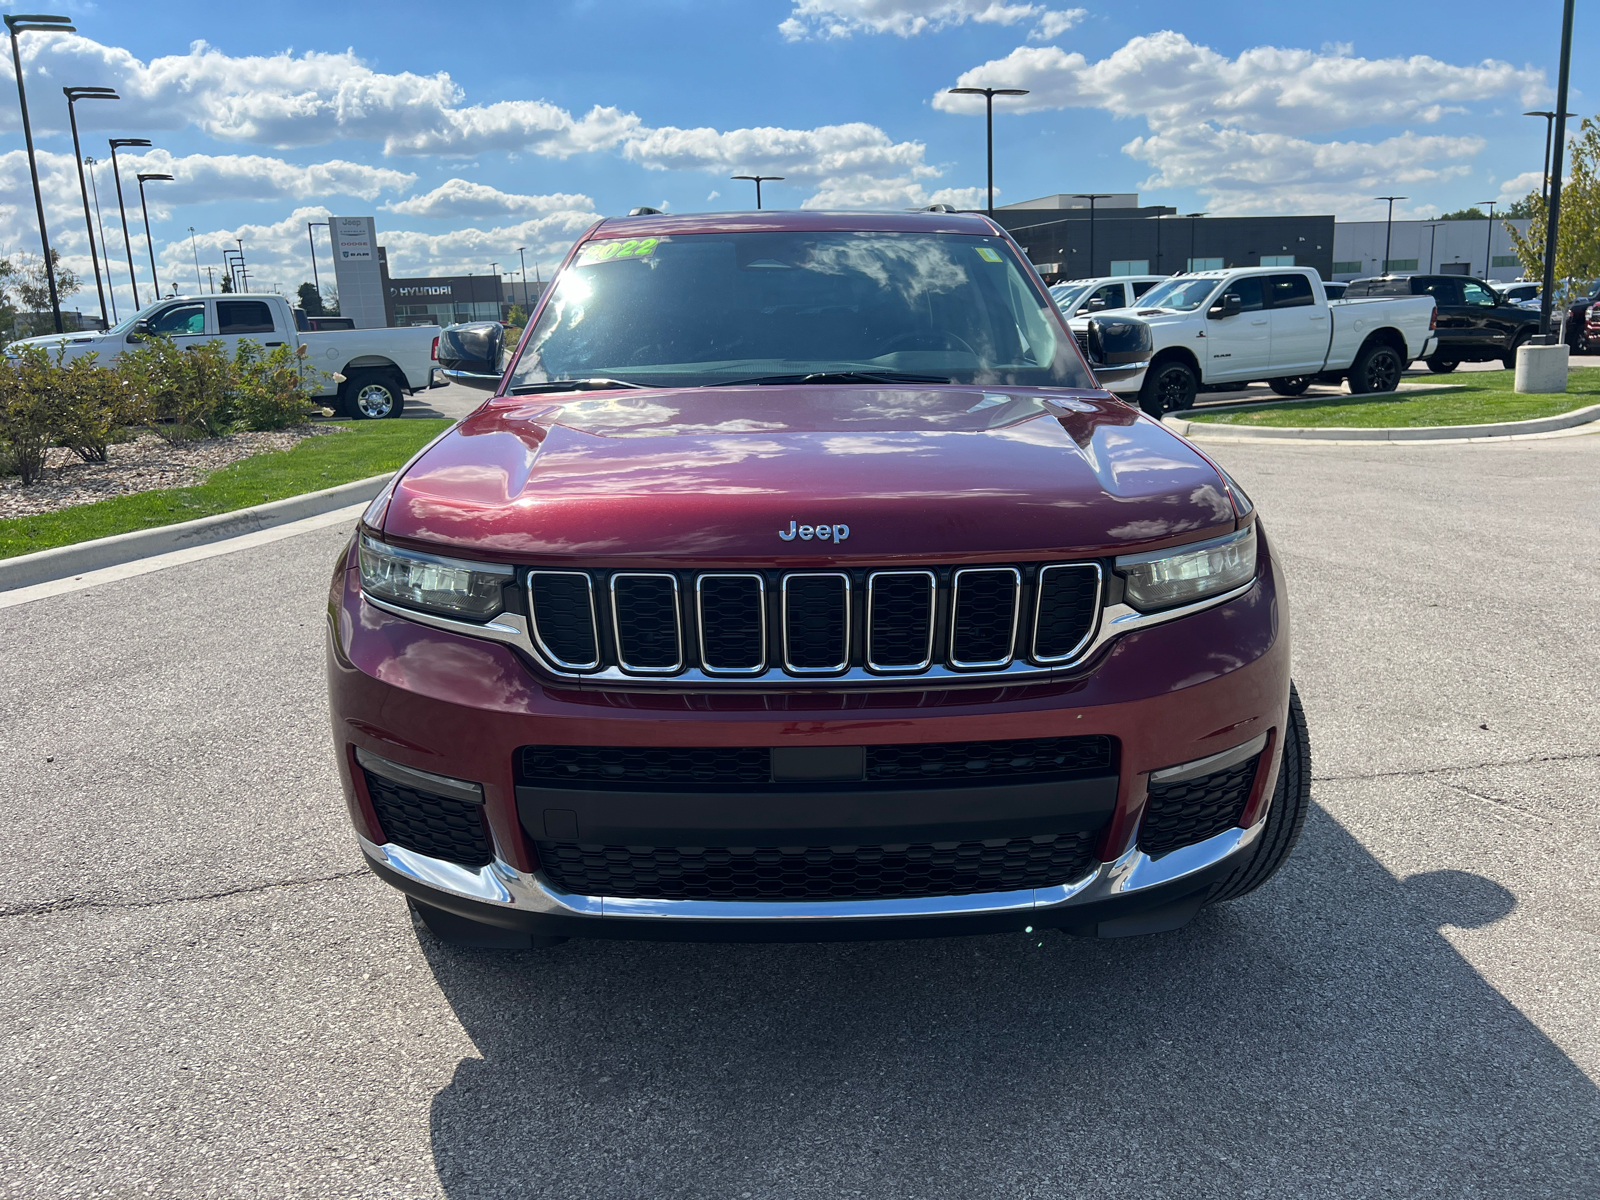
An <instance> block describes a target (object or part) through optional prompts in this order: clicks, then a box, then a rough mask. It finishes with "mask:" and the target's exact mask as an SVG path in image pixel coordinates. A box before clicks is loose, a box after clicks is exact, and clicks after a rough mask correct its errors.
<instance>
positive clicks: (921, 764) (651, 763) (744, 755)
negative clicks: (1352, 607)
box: [517, 734, 1116, 790]
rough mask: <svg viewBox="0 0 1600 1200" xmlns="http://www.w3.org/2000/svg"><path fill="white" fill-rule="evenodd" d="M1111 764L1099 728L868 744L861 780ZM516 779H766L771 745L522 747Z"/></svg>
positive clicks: (1015, 773)
mask: <svg viewBox="0 0 1600 1200" xmlns="http://www.w3.org/2000/svg"><path fill="white" fill-rule="evenodd" d="M1115 769H1116V743H1115V742H1114V741H1113V740H1112V739H1111V738H1109V737H1106V736H1104V735H1102V734H1086V735H1080V736H1077V737H1055V738H1020V739H1016V740H1008V741H998V742H913V743H910V744H907V745H901V746H868V747H866V782H867V783H869V784H879V785H884V784H888V785H901V786H905V787H927V786H929V785H930V784H932V785H936V786H937V785H944V784H950V785H959V784H963V783H969V782H972V781H974V780H984V779H995V778H1005V779H1007V780H1010V781H1015V780H1018V779H1021V778H1025V777H1032V778H1055V779H1059V778H1066V777H1069V776H1073V775H1107V774H1110V773H1111V772H1112V771H1114V770H1115ZM517 782H518V783H521V784H525V785H527V786H530V787H600V788H606V787H613V788H628V789H631V788H639V789H641V790H650V789H652V788H658V787H659V788H662V789H671V788H689V787H704V786H714V785H729V786H748V785H750V784H769V783H771V782H772V765H771V751H770V750H768V749H767V748H766V747H765V746H689V747H678V746H523V747H522V748H521V750H519V751H518V754H517ZM821 786H823V787H832V786H835V785H833V784H822V785H821Z"/></svg>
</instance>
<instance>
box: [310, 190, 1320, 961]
mask: <svg viewBox="0 0 1600 1200" xmlns="http://www.w3.org/2000/svg"><path fill="white" fill-rule="evenodd" d="M500 336H501V332H500V327H499V326H498V325H494V324H493V323H486V324H485V325H479V326H463V327H459V328H456V329H452V330H447V331H445V333H444V335H443V340H442V342H441V347H440V359H441V362H443V363H444V364H445V366H446V367H447V368H448V369H449V370H450V371H451V372H452V374H453V375H454V377H455V378H458V379H464V380H466V381H468V382H471V383H474V384H476V385H478V386H484V387H487V388H490V389H493V391H494V395H493V397H492V398H491V399H489V400H487V401H486V402H485V403H484V404H483V406H482V407H480V408H479V409H478V410H477V411H476V412H474V413H473V414H472V415H471V416H470V417H468V418H467V419H466V420H464V421H462V422H461V423H460V424H459V425H457V426H456V427H455V428H453V429H451V430H450V431H449V432H447V433H445V434H444V435H443V436H441V437H440V438H438V439H437V440H436V441H434V442H433V443H432V444H431V445H429V446H428V447H427V448H426V449H424V450H423V451H422V452H421V453H419V454H418V455H417V456H416V458H414V459H413V460H412V461H411V462H410V463H409V464H408V465H407V466H406V467H404V468H403V469H402V470H401V471H400V472H399V473H398V474H397V475H396V476H395V478H394V480H393V481H392V482H391V483H390V484H389V486H388V487H387V488H386V489H385V491H384V492H383V494H382V495H380V496H379V497H378V498H377V499H376V500H375V501H374V502H373V503H372V505H371V507H370V508H369V509H368V510H367V511H366V513H365V515H364V516H363V517H362V519H361V523H360V527H359V529H358V530H357V531H356V533H355V536H354V537H353V538H352V540H351V543H350V545H349V547H348V549H347V550H346V551H345V553H344V554H343V555H342V556H341V557H340V559H339V563H338V567H337V569H336V571H335V573H334V578H333V587H332V593H331V596H330V598H329V607H328V615H329V638H328V679H329V689H330V694H331V704H332V717H333V737H334V743H335V746H336V748H337V751H338V762H339V772H340V775H341V776H342V779H343V782H344V789H345V795H346V797H347V799H348V802H349V809H350V817H351V820H352V822H353V823H354V825H355V829H356V834H357V836H358V838H359V841H360V845H361V849H362V851H363V853H364V854H365V856H366V858H367V861H368V863H369V864H370V865H371V867H372V869H373V870H374V871H375V872H377V874H378V875H379V876H380V877H382V878H383V879H385V880H387V881H388V882H389V883H391V884H393V885H394V886H395V887H397V888H399V889H401V890H402V891H404V892H405V893H406V894H407V896H408V897H409V899H410V902H411V905H412V908H413V910H414V911H415V913H416V914H417V915H418V916H419V917H420V918H421V920H422V921H423V922H424V923H425V924H426V925H427V927H428V928H429V929H430V930H432V931H433V933H434V934H436V935H437V936H438V937H440V938H441V939H443V940H445V941H448V942H454V943H461V944H469V945H481V946H504V947H528V946H539V945H548V944H551V943H552V942H554V941H556V940H560V939H562V938H566V937H585V936H586V937H623V938H660V937H667V938H712V939H729V940H762V939H822V938H835V937H871V938H878V937H897V936H916V935H924V934H951V933H971V932H979V931H985V930H1016V931H1020V930H1024V929H1037V928H1044V927H1055V928H1061V929H1064V930H1067V931H1070V932H1073V933H1080V934H1086V935H1091V936H1101V937H1113V936H1120V935H1125V934H1135V933H1148V932H1158V931H1161V930H1168V929H1173V928H1176V927H1178V926H1180V925H1182V924H1183V923H1184V922H1186V921H1187V920H1188V919H1189V918H1190V917H1191V916H1192V915H1193V914H1194V913H1195V911H1196V910H1197V909H1198V908H1199V907H1200V906H1201V905H1203V904H1207V903H1211V902H1215V901H1219V900H1226V899H1231V898H1232V897H1235V896H1239V895H1241V894H1243V893H1244V892H1247V891H1250V890H1251V889H1253V888H1256V887H1258V886H1260V884H1261V883H1263V882H1264V881H1265V880H1266V879H1267V877H1268V876H1270V875H1271V874H1272V872H1273V871H1274V870H1276V869H1277V867H1278V866H1279V865H1280V864H1281V863H1282V862H1283V860H1284V859H1285V858H1286V857H1287V856H1288V854H1289V852H1290V849H1291V848H1292V846H1293V844H1294V841H1295V839H1296V837H1297V835H1298V833H1299V829H1300V825H1301V823H1302V822H1303V820H1304V818H1305V811H1306V805H1307V802H1308V789H1309V778H1310V775H1309V770H1310V763H1309V749H1308V744H1307V737H1306V731H1305V722H1304V717H1303V716H1302V714H1301V711H1300V706H1299V703H1298V700H1297V699H1296V698H1295V696H1294V694H1293V690H1292V688H1291V686H1290V681H1289V621H1288V606H1287V605H1288V596H1287V592H1286V590H1285V586H1284V580H1283V575H1282V569H1281V565H1280V563H1279V561H1278V560H1277V558H1276V556H1275V555H1274V553H1273V547H1272V543H1271V542H1270V541H1269V539H1268V537H1267V535H1266V532H1265V530H1264V529H1263V528H1262V525H1261V522H1260V520H1259V519H1258V514H1257V513H1256V512H1255V511H1254V510H1253V508H1252V506H1251V503H1250V500H1249V499H1248V498H1247V497H1246V496H1245V494H1244V493H1243V492H1242V491H1241V490H1240V489H1239V487H1238V486H1237V485H1236V484H1235V483H1234V482H1233V481H1232V480H1231V479H1230V478H1229V477H1228V475H1227V474H1226V473H1225V472H1224V471H1222V470H1221V469H1220V468H1219V467H1218V466H1217V465H1216V464H1215V463H1213V462H1211V461H1210V460H1209V459H1208V458H1207V457H1206V456H1205V455H1204V454H1203V453H1201V452H1200V451H1199V450H1197V449H1196V448H1195V447H1194V446H1193V445H1191V444H1189V443H1188V442H1186V441H1184V440H1183V439H1182V438H1180V437H1178V436H1177V435H1176V434H1174V433H1172V432H1171V431H1169V430H1168V429H1166V428H1165V427H1163V426H1162V425H1161V424H1159V423H1157V422H1155V421H1152V420H1150V419H1149V418H1147V417H1145V416H1144V415H1142V414H1141V413H1139V412H1137V411H1136V410H1134V409H1132V408H1130V407H1128V406H1127V405H1125V404H1123V403H1122V402H1120V401H1118V400H1115V399H1113V398H1112V397H1111V396H1110V395H1109V394H1108V393H1106V392H1104V391H1102V390H1100V389H1099V387H1098V386H1097V384H1096V381H1095V377H1094V376H1093V375H1092V374H1091V372H1090V369H1089V367H1088V365H1087V364H1086V362H1085V360H1084V358H1083V357H1082V355H1081V354H1080V351H1079V348H1078V345H1077V344H1076V342H1075V341H1074V339H1073V336H1072V334H1071V333H1070V332H1069V331H1068V330H1067V328H1066V327H1065V325H1064V324H1063V323H1062V320H1061V318H1060V316H1059V314H1058V313H1057V311H1056V307H1055V305H1054V304H1053V303H1052V302H1051V300H1050V296H1049V294H1048V293H1047V292H1046V290H1045V288H1044V286H1043V285H1042V283H1041V282H1040V280H1039V278H1038V276H1037V275H1036V274H1035V273H1034V271H1033V270H1032V268H1031V267H1030V266H1029V264H1028V262H1027V261H1026V259H1025V258H1023V257H1022V255H1021V254H1020V253H1019V252H1018V248H1017V247H1016V245H1015V244H1014V243H1013V242H1012V241H1011V240H1010V239H1009V237H1008V236H1007V235H1006V233H1005V232H1004V231H1003V230H1002V229H1000V228H999V227H998V226H996V225H994V224H993V223H991V222H990V221H988V220H986V219H985V218H983V217H981V216H975V215H963V214H950V213H915V214H887V215H883V214H876V215H861V214H827V213H770V212H765V213H754V214H750V213H737V214H724V215H703V216H686V217H671V216H662V215H660V214H654V215H649V214H647V215H643V216H638V217H629V218H623V219H615V220H606V221H602V222H600V223H599V224H597V225H596V226H595V227H594V228H592V229H591V230H589V232H588V233H587V234H585V235H584V237H583V239H582V240H581V241H580V243H579V244H578V245H577V246H576V247H574V249H573V252H572V254H571V255H570V256H569V257H568V259H567V261H566V263H565V264H564V265H563V267H562V269H561V271H560V273H559V275H558V276H557V278H556V281H555V283H554V286H552V287H551V288H550V289H549V291H548V292H547V293H546V295H545V297H544V299H543V301H542V302H541V304H540V305H539V308H538V311H537V312H536V313H535V314H534V316H533V317H532V319H531V320H530V321H529V322H528V326H527V329H526V332H525V333H524V334H523V337H522V340H521V343H520V345H518V346H517V347H515V348H514V349H511V348H502V347H501V346H500V343H499V339H500Z"/></svg>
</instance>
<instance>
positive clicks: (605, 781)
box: [518, 746, 772, 788]
mask: <svg viewBox="0 0 1600 1200" xmlns="http://www.w3.org/2000/svg"><path fill="white" fill-rule="evenodd" d="M519 760H520V761H519V763H518V768H519V769H518V782H520V783H524V784H527V785H529V786H532V787H573V786H575V785H577V786H583V785H591V786H593V785H599V786H602V787H604V786H611V787H619V788H632V787H641V786H642V787H645V788H649V787H651V786H657V787H692V786H696V785H706V784H751V783H769V782H771V780H772V763H771V751H770V750H768V749H767V748H766V747H765V746H689V747H676V746H670V747H669V746H524V747H522V750H521V751H520V753H519Z"/></svg>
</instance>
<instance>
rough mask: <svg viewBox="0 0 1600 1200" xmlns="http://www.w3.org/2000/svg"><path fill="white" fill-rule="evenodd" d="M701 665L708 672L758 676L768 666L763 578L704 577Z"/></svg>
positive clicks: (700, 585) (700, 582)
mask: <svg viewBox="0 0 1600 1200" xmlns="http://www.w3.org/2000/svg"><path fill="white" fill-rule="evenodd" d="M696 586H697V587H698V589H699V606H700V662H701V665H702V666H704V667H705V669H706V670H708V671H715V672H728V673H754V672H757V671H760V670H761V669H762V668H763V667H765V666H766V662H767V628H766V594H765V591H764V589H763V587H762V582H761V576H759V575H702V576H700V579H699V581H698V583H697V585H696Z"/></svg>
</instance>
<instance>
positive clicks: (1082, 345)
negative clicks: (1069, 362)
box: [1072, 329, 1089, 358]
mask: <svg viewBox="0 0 1600 1200" xmlns="http://www.w3.org/2000/svg"><path fill="white" fill-rule="evenodd" d="M1072 336H1073V338H1074V340H1076V341H1077V343H1078V349H1079V350H1082V351H1083V356H1084V357H1085V358H1088V357H1089V331H1088V330H1087V329H1074V330H1073V331H1072Z"/></svg>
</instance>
